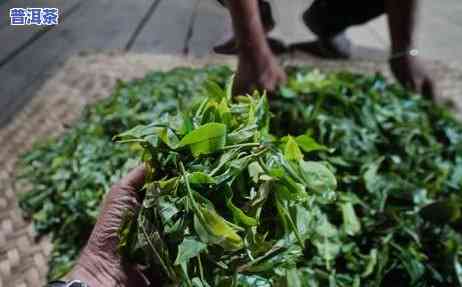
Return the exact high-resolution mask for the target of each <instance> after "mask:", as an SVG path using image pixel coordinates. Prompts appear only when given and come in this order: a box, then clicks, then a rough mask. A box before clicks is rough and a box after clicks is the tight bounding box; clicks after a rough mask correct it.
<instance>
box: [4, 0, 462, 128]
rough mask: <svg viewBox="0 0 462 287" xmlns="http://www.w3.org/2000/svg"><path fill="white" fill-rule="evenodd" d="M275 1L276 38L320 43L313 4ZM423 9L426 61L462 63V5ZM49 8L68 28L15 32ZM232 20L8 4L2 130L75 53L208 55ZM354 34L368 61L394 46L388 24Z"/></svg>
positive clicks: (210, 6) (148, 7)
mask: <svg viewBox="0 0 462 287" xmlns="http://www.w3.org/2000/svg"><path fill="white" fill-rule="evenodd" d="M272 2H274V3H275V4H276V5H274V6H275V7H274V12H275V14H276V19H277V21H278V23H279V26H278V27H277V28H276V29H275V30H274V31H273V32H272V35H273V36H275V37H279V38H281V39H282V40H284V41H285V42H286V43H291V42H294V41H300V40H306V39H313V38H314V37H313V35H310V33H309V32H308V31H307V30H306V29H305V28H304V27H303V25H302V24H301V22H300V21H299V19H300V14H301V12H302V11H303V9H305V8H306V7H308V6H309V5H310V2H311V1H310V0H290V1H276V0H272ZM276 2H277V3H276ZM422 2H423V9H422V23H421V26H420V27H421V29H420V33H419V35H420V36H419V46H420V50H421V53H422V55H423V56H425V57H427V58H432V59H438V60H443V61H450V62H454V61H459V62H461V63H462V49H461V48H460V47H461V43H462V17H460V15H462V2H461V1H460V0H445V1H434V0H422ZM46 6H49V7H59V8H60V9H61V14H62V19H61V23H60V25H58V26H55V27H53V28H39V27H36V28H29V27H27V28H26V27H11V26H9V25H8V21H9V17H8V10H9V8H11V7H46ZM227 17H228V15H227V13H226V11H225V10H224V9H222V8H221V7H219V6H218V5H216V3H215V1H214V0H130V1H126V0H34V1H32V0H0V43H1V44H0V45H1V46H0V47H1V48H0V127H1V126H3V125H4V124H6V123H7V122H8V121H9V120H11V118H12V117H13V116H14V115H15V113H16V112H17V111H19V110H20V109H21V108H22V107H23V106H24V104H25V103H27V102H28V101H29V100H30V99H31V98H32V97H33V96H34V94H35V91H36V90H37V89H38V87H39V86H40V85H41V84H42V83H43V82H44V80H45V79H46V78H47V77H48V76H49V75H50V74H51V73H53V71H54V70H55V68H56V67H59V66H60V64H62V63H63V62H64V60H65V59H66V58H67V57H69V56H70V55H72V54H75V53H82V51H88V50H95V49H123V50H130V51H140V52H153V53H167V54H189V55H194V56H205V55H207V54H209V53H210V49H211V47H212V46H213V44H214V43H216V42H217V41H218V40H219V39H220V37H221V36H222V34H223V31H224V30H225V26H226V23H227V22H228V19H227ZM348 34H349V35H350V36H351V38H353V40H354V41H355V43H357V44H359V45H361V46H366V47H372V48H375V49H376V50H372V51H373V53H363V51H365V50H364V49H362V50H361V49H359V50H358V51H359V53H358V54H359V55H360V56H361V55H366V56H367V57H369V56H371V57H376V58H377V57H379V58H380V57H381V58H384V55H385V51H386V50H387V47H388V43H389V40H388V35H387V30H386V19H385V18H384V17H381V18H379V19H376V20H375V21H373V22H371V23H369V24H367V25H364V26H361V27H358V28H352V29H350V30H349V31H348ZM377 49H378V50H379V52H377ZM369 51H370V50H369ZM374 51H375V52H374ZM380 51H381V52H380Z"/></svg>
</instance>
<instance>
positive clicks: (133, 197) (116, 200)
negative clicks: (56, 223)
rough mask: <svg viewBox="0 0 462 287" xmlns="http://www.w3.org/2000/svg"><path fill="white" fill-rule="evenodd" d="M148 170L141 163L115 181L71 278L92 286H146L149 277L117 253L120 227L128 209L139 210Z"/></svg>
mask: <svg viewBox="0 0 462 287" xmlns="http://www.w3.org/2000/svg"><path fill="white" fill-rule="evenodd" d="M144 176H145V170H144V168H142V167H138V168H136V169H134V170H132V171H131V172H130V173H129V174H128V175H127V176H126V177H124V178H122V180H121V181H120V182H119V183H117V184H115V185H114V186H113V187H112V189H111V191H110V192H109V193H108V194H107V196H106V198H105V201H104V203H103V206H102V211H101V213H100V215H99V218H98V221H97V223H96V225H95V228H94V229H93V232H92V234H91V236H90V239H89V240H88V242H87V245H86V247H85V248H84V249H83V251H82V252H81V254H80V257H79V260H78V261H77V264H76V265H75V267H74V269H73V271H72V272H71V275H70V278H71V279H78V280H82V281H84V282H86V283H87V284H89V286H94V287H99V286H101V287H106V286H107V287H109V286H145V285H147V284H146V282H145V279H144V278H143V276H142V275H141V272H140V270H139V268H138V267H137V266H136V265H131V264H129V263H127V262H125V260H122V258H121V257H120V256H119V254H118V253H117V244H118V242H119V235H118V230H119V228H120V227H121V225H122V222H123V217H124V215H125V214H126V212H132V213H134V214H135V213H137V212H138V210H139V208H140V203H141V197H140V193H139V190H140V189H141V188H142V186H143V184H144Z"/></svg>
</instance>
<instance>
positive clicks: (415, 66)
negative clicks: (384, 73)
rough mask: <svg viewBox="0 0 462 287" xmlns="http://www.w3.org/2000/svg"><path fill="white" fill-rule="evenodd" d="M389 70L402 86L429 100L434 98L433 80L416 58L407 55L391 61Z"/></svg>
mask: <svg viewBox="0 0 462 287" xmlns="http://www.w3.org/2000/svg"><path fill="white" fill-rule="evenodd" d="M390 68H391V71H392V72H393V74H394V75H395V77H396V78H397V79H398V80H399V81H400V82H401V84H402V85H403V86H405V87H407V88H409V89H412V90H413V91H415V92H417V93H420V94H422V95H423V96H424V97H427V98H429V99H434V98H435V96H436V94H435V86H434V83H433V80H432V78H431V76H430V75H429V74H428V72H427V71H426V70H425V67H424V65H423V64H422V63H421V61H420V60H419V59H418V58H417V57H415V56H410V55H408V56H404V57H399V58H396V59H392V60H390Z"/></svg>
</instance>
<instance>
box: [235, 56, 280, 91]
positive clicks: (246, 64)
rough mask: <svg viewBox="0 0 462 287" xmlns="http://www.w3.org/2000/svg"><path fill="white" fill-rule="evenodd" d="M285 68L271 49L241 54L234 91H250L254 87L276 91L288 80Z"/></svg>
mask: <svg viewBox="0 0 462 287" xmlns="http://www.w3.org/2000/svg"><path fill="white" fill-rule="evenodd" d="M286 78H287V77H286V73H285V72H284V69H282V67H281V66H280V65H279V64H278V63H277V61H276V59H275V57H274V56H273V55H272V54H271V51H267V52H266V53H258V54H257V55H248V54H241V55H240V56H239V65H238V69H237V74H236V80H235V85H234V92H235V93H237V94H245V93H250V92H252V91H253V90H254V89H261V90H266V91H268V92H274V91H275V90H276V88H277V87H278V86H279V85H280V84H282V83H284V82H285V81H286Z"/></svg>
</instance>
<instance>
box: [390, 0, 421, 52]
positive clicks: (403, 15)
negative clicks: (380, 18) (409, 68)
mask: <svg viewBox="0 0 462 287" xmlns="http://www.w3.org/2000/svg"><path fill="white" fill-rule="evenodd" d="M418 8H419V0H385V11H386V13H387V15H388V26H389V30H390V37H391V43H392V45H391V48H392V52H393V53H399V52H403V51H407V50H410V49H413V48H415V44H416V43H415V30H416V24H417V15H418Z"/></svg>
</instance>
